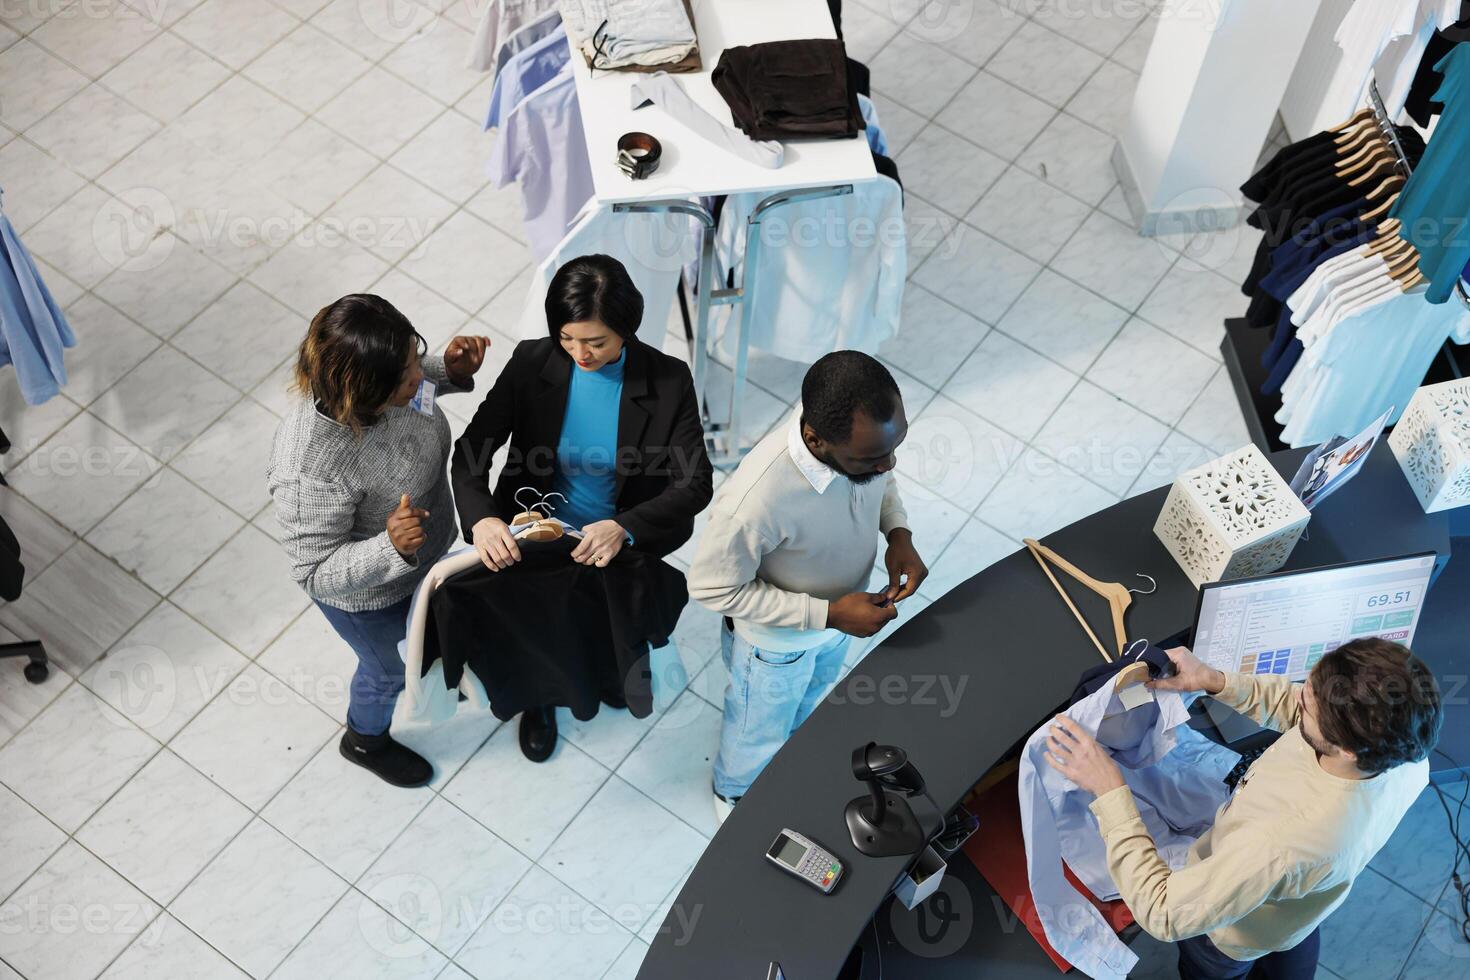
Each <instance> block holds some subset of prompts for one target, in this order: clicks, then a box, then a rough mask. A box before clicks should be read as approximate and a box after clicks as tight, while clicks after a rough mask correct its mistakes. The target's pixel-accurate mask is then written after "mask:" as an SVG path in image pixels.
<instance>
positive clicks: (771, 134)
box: [711, 39, 864, 140]
mask: <svg viewBox="0 0 1470 980" xmlns="http://www.w3.org/2000/svg"><path fill="white" fill-rule="evenodd" d="M711 81H712V82H713V83H714V86H715V89H716V91H718V92H719V93H720V95H722V96H723V97H724V99H725V102H726V103H727V104H728V105H729V106H730V114H731V115H732V116H733V117H734V119H735V125H737V126H739V127H740V129H741V130H743V131H744V132H745V135H747V136H749V137H750V138H751V139H754V140H782V139H813V138H818V139H819V138H832V137H841V136H855V135H857V134H858V133H861V132H862V131H863V128H864V125H863V114H862V110H861V109H860V108H859V107H858V101H857V92H856V91H854V89H853V88H852V86H850V85H849V84H848V80H847V56H846V53H845V52H844V51H843V47H842V42H841V41H837V40H818V39H813V40H804V41H769V42H767V43H765V44H751V45H745V46H740V47H734V48H726V49H725V51H724V52H723V53H722V54H721V55H720V63H719V64H718V65H716V66H715V70H714V73H713V75H712V76H711Z"/></svg>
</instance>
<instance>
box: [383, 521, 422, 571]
mask: <svg viewBox="0 0 1470 980" xmlns="http://www.w3.org/2000/svg"><path fill="white" fill-rule="evenodd" d="M382 540H383V557H384V558H385V559H386V560H387V562H388V567H389V569H390V570H391V571H392V573H393V576H394V577H395V578H396V577H398V576H399V575H404V574H407V573H408V572H411V571H413V570H414V569H416V568H418V567H419V558H418V555H414V556H413V557H412V558H405V557H403V555H402V554H401V553H400V552H399V551H398V549H397V548H395V547H393V539H392V538H390V537H388V532H387V531H384V532H383V534H382Z"/></svg>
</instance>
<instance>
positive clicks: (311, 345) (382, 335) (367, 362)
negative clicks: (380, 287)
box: [292, 293, 426, 432]
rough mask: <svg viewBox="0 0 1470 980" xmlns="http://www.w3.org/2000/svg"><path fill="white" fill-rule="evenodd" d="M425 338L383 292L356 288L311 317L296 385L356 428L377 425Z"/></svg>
mask: <svg viewBox="0 0 1470 980" xmlns="http://www.w3.org/2000/svg"><path fill="white" fill-rule="evenodd" d="M415 347H417V350H418V353H419V354H420V355H422V354H423V353H424V351H425V347H426V345H425V343H424V338H423V337H421V336H419V333H418V331H417V330H415V329H414V328H413V324H411V323H409V322H408V317H406V316H404V315H403V314H402V313H400V312H398V310H397V309H396V308H395V307H394V306H393V304H392V303H390V302H388V301H387V300H386V299H383V297H381V296H373V295H371V294H370V293H352V294H350V295H347V296H343V297H342V298H341V299H339V300H337V301H336V302H335V303H332V304H330V305H328V306H324V307H322V308H321V310H319V311H318V312H317V315H316V316H314V317H312V320H311V326H310V327H308V328H307V331H306V339H304V340H303V341H301V348H300V350H298V351H297V354H296V379H295V381H294V382H293V383H292V388H294V389H295V390H296V391H298V392H300V393H301V394H303V395H306V396H307V397H308V398H312V399H315V400H316V402H317V404H318V405H319V406H320V407H321V409H322V411H323V412H325V413H326V414H327V415H328V416H329V417H331V418H333V419H335V420H336V421H338V422H340V423H341V424H343V425H346V426H349V427H350V428H351V429H352V430H353V431H354V432H361V431H362V430H363V429H364V428H365V427H367V426H369V425H372V424H373V421H374V420H375V419H376V418H377V415H378V412H379V411H380V410H381V409H382V407H383V405H384V404H385V403H386V402H387V401H388V399H389V398H391V397H392V396H393V392H394V391H395V390H397V388H398V386H399V385H400V384H402V382H403V370H404V365H405V364H406V363H407V361H408V357H409V354H410V353H412V352H413V351H414V349H415Z"/></svg>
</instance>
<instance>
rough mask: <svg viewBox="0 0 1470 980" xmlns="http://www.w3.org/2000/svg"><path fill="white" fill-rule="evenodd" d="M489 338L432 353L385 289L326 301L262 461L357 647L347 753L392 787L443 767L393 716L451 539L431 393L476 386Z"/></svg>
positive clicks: (321, 604) (440, 418)
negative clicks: (421, 604) (422, 601)
mask: <svg viewBox="0 0 1470 980" xmlns="http://www.w3.org/2000/svg"><path fill="white" fill-rule="evenodd" d="M488 345H489V340H487V339H486V338H484V337H455V338H454V339H453V340H451V341H450V342H449V345H448V346H447V347H446V348H445V351H444V356H443V357H426V356H424V355H425V354H426V345H425V343H424V338H423V337H421V336H419V334H418V331H416V330H414V328H413V325H412V324H410V323H409V322H408V318H407V317H405V316H404V315H403V314H402V313H400V312H398V310H396V309H394V307H393V305H392V304H391V303H389V302H388V301H387V300H385V299H383V298H381V297H378V296H371V295H366V294H353V295H349V296H344V297H342V298H341V299H339V300H337V301H336V302H335V303H332V304H331V305H330V306H327V307H324V308H323V309H322V310H321V312H319V313H317V315H316V317H315V318H314V319H313V320H312V321H311V327H310V328H309V329H308V330H307V333H306V338H305V339H304V340H303V341H302V342H301V348H300V351H299V352H298V354H297V359H296V381H295V385H294V388H295V390H296V391H297V392H299V393H300V394H301V395H302V396H303V397H302V398H300V399H299V400H298V401H297V403H296V404H295V405H293V406H292V409H291V411H290V412H289V413H287V415H286V417H285V418H283V419H282V420H281V424H280V427H279V428H277V429H276V436H275V442H274V444H273V445H272V447H271V456H270V463H269V465H268V466H267V469H266V480H267V482H268V484H269V486H270V493H271V498H272V499H273V500H274V501H275V510H276V517H277V519H278V520H279V521H280V524H281V530H282V532H283V534H282V537H281V542H282V544H283V545H284V546H285V549H286V554H287V555H288V556H289V557H290V559H291V577H292V578H294V579H295V580H296V582H297V584H298V585H300V586H301V587H302V588H303V589H304V590H305V591H306V594H307V595H309V596H311V598H312V600H313V601H314V602H315V603H316V604H317V606H318V608H320V609H321V611H322V613H323V614H324V615H325V616H326V618H327V621H328V622H329V623H331V624H332V627H333V628H334V629H335V630H336V631H337V633H338V634H340V635H341V637H342V639H343V640H345V641H346V642H347V645H348V646H350V647H351V648H352V650H353V652H354V653H356V654H357V659H358V664H357V671H356V673H355V674H353V677H352V689H351V699H350V702H349V705H348V709H347V731H346V732H345V733H343V736H342V742H341V746H340V749H341V752H342V755H343V756H344V757H346V758H347V759H348V760H350V761H351V762H354V763H356V764H358V765H360V766H363V767H364V768H366V769H368V770H370V771H371V772H373V773H376V774H377V775H378V776H380V777H382V778H383V779H384V780H386V781H387V782H389V783H392V784H393V785H395V786H422V785H424V784H426V783H428V782H429V780H430V779H432V778H433V775H434V771H433V767H432V766H431V765H430V764H429V763H428V762H427V761H426V760H425V759H423V758H422V757H421V756H419V755H418V754H417V753H416V752H414V751H413V750H411V749H409V748H407V747H406V746H403V745H400V744H398V743H397V742H395V741H393V739H392V738H390V737H389V735H388V725H389V723H390V722H391V721H392V719H393V705H394V703H395V702H396V701H397V699H398V694H399V692H401V691H402V690H403V661H402V660H401V659H400V657H399V655H398V641H399V640H401V639H403V635H404V630H405V622H406V619H407V615H408V605H409V600H410V599H411V598H412V597H413V592H414V589H415V588H416V587H417V585H418V583H419V580H420V579H421V578H423V576H424V574H425V573H426V572H427V571H428V570H429V568H430V566H432V565H433V564H434V562H436V561H437V560H438V559H439V558H440V557H442V556H443V555H444V553H445V552H446V551H448V550H449V546H450V544H451V543H452V542H453V541H454V537H455V524H454V503H453V501H452V500H451V498H450V494H449V481H448V478H447V475H446V471H445V468H446V466H447V464H448V462H449V448H450V439H449V421H448V420H447V419H446V418H445V417H444V412H443V411H441V410H440V408H439V407H438V405H437V404H436V402H435V399H436V396H437V395H442V394H448V393H454V392H465V391H471V390H473V388H474V375H475V372H477V371H478V370H479V369H480V365H481V364H483V363H484V358H485V349H486V347H487V346H488Z"/></svg>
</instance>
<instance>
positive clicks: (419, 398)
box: [408, 378, 438, 415]
mask: <svg viewBox="0 0 1470 980" xmlns="http://www.w3.org/2000/svg"><path fill="white" fill-rule="evenodd" d="M437 390H438V386H437V385H435V384H434V382H432V381H430V380H429V379H428V378H425V379H424V380H423V381H422V382H420V383H419V390H418V391H417V392H416V393H415V394H414V396H413V401H411V402H409V403H408V404H409V405H410V406H412V407H413V410H414V411H415V412H422V413H423V414H424V415H433V414H434V392H435V391H437Z"/></svg>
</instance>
